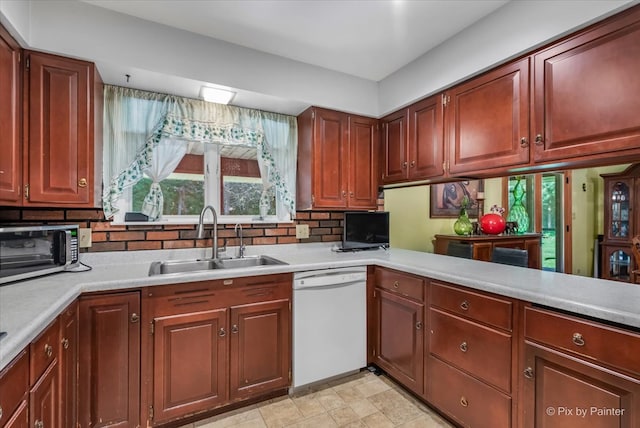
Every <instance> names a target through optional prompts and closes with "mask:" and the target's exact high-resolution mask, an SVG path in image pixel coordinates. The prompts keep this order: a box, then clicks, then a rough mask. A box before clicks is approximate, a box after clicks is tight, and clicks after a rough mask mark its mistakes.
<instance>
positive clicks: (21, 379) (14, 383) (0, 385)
mask: <svg viewBox="0 0 640 428" xmlns="http://www.w3.org/2000/svg"><path fill="white" fill-rule="evenodd" d="M28 390H29V358H28V354H27V351H26V350H23V351H22V352H21V353H20V354H19V355H18V356H17V357H16V358H14V360H13V361H12V362H11V363H9V365H8V366H7V367H6V368H5V369H4V370H3V371H2V373H0V426H4V424H5V423H6V422H7V421H8V420H9V418H10V417H11V414H12V413H13V411H14V410H15V409H16V408H17V407H18V405H19V404H20V402H21V401H22V399H23V398H24V397H25V396H26V394H27V391H28Z"/></svg>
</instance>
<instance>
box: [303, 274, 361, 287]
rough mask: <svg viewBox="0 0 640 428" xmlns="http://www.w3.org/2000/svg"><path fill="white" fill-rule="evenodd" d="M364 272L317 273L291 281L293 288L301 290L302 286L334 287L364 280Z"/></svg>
mask: <svg viewBox="0 0 640 428" xmlns="http://www.w3.org/2000/svg"><path fill="white" fill-rule="evenodd" d="M366 281H367V274H366V273H344V274H339V275H317V276H309V277H307V278H301V279H296V280H294V281H293V289H294V290H301V289H304V288H317V287H335V286H342V285H348V284H352V283H355V282H366Z"/></svg>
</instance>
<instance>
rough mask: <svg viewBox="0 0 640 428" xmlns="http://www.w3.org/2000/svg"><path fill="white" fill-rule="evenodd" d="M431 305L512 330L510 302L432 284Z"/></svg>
mask: <svg viewBox="0 0 640 428" xmlns="http://www.w3.org/2000/svg"><path fill="white" fill-rule="evenodd" d="M431 304H432V305H433V306H438V307H439V308H442V309H446V310H447V311H450V312H453V313H455V314H459V315H463V316H465V317H469V318H472V319H474V320H477V321H480V322H483V323H486V324H489V325H492V326H495V327H499V328H503V329H505V330H511V329H512V324H511V319H512V313H513V304H512V303H511V302H510V301H508V300H504V299H499V298H495V297H490V296H487V295H484V294H479V293H474V292H472V291H467V290H463V289H460V288H457V287H450V286H448V285H444V284H440V283H437V282H432V283H431Z"/></svg>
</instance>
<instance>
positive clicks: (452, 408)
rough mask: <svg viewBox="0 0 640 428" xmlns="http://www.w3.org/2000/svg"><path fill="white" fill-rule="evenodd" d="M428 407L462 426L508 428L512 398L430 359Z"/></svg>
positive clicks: (436, 360)
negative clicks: (429, 398) (430, 404)
mask: <svg viewBox="0 0 640 428" xmlns="http://www.w3.org/2000/svg"><path fill="white" fill-rule="evenodd" d="M427 364H428V366H429V367H428V370H429V373H431V374H430V376H429V378H430V381H429V382H430V388H429V389H430V396H431V400H430V401H431V403H433V404H434V405H435V406H436V407H437V408H438V409H440V410H441V411H443V412H444V413H446V414H447V415H449V416H450V417H451V418H452V419H454V420H455V421H456V422H458V423H459V424H460V425H462V426H473V427H479V428H483V427H486V428H495V427H510V426H511V398H509V397H508V396H507V395H505V394H502V393H501V392H499V391H498V390H496V389H493V388H491V387H490V386H488V385H486V384H484V383H482V382H480V381H478V380H476V379H474V378H472V377H471V376H469V375H466V374H464V373H462V372H461V371H459V370H456V369H455V368H453V367H451V366H450V365H448V364H445V363H443V362H442V361H440V360H438V359H437V358H434V357H429V360H428V363H427Z"/></svg>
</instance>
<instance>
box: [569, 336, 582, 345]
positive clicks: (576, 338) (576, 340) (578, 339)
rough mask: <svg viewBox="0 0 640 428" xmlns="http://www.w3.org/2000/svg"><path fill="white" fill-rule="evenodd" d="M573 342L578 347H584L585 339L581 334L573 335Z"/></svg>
mask: <svg viewBox="0 0 640 428" xmlns="http://www.w3.org/2000/svg"><path fill="white" fill-rule="evenodd" d="M571 341H572V342H573V344H574V345H576V346H584V337H582V335H581V334H580V333H573V336H572V337H571Z"/></svg>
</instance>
